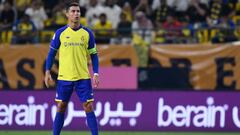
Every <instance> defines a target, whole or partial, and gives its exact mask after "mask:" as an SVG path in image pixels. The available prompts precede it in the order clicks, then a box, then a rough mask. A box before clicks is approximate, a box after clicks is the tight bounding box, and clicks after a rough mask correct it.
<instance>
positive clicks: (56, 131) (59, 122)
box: [53, 112, 64, 135]
mask: <svg viewBox="0 0 240 135" xmlns="http://www.w3.org/2000/svg"><path fill="white" fill-rule="evenodd" d="M63 124H64V113H60V112H57V114H56V116H55V120H54V123H53V135H60V132H61V130H62V127H63Z"/></svg>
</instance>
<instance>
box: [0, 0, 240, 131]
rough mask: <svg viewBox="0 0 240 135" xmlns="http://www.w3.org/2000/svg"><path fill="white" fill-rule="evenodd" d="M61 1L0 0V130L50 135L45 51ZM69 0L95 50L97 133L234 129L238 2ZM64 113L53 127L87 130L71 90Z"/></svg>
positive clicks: (239, 83)
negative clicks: (62, 121)
mask: <svg viewBox="0 0 240 135" xmlns="http://www.w3.org/2000/svg"><path fill="white" fill-rule="evenodd" d="M66 2H68V1H66V0H65V1H63V0H21V1H20V0H1V1H0V134H9V135H10V134H51V133H50V130H51V126H52V118H53V117H54V115H53V114H54V112H55V111H56V106H55V104H54V101H53V98H54V95H55V84H56V77H57V65H58V58H56V60H55V62H54V66H53V72H52V73H53V76H54V78H55V81H54V83H53V84H51V87H50V88H49V89H47V88H46V87H45V86H44V82H43V78H44V67H45V58H46V56H47V53H48V49H49V42H50V41H51V38H52V36H53V34H54V31H55V30H56V29H57V28H59V27H61V26H63V25H65V24H66V18H65V17H64V8H63V7H64V4H65V3H66ZM77 2H80V5H81V13H82V14H81V16H82V18H81V23H82V24H83V25H85V26H87V27H90V28H91V29H92V30H93V31H94V34H95V38H96V41H97V48H98V52H99V57H100V79H101V83H100V87H99V88H98V89H96V90H95V92H96V94H95V97H96V103H95V104H96V110H95V111H96V114H97V116H98V120H99V125H100V130H101V134H104V135H107V134H111V135H114V134H116V135H120V134H130V132H132V131H134V133H135V134H139V135H144V134H148V135H151V134H154V135H155V134H156V135H157V134H166V135H172V134H173V135H174V134H189V135H197V134H211V135H212V134H239V131H240V129H239V128H240V120H239V114H240V113H239V111H238V110H239V107H240V104H239V98H240V94H239V92H238V90H239V88H240V80H239V78H240V74H239V58H240V56H239V53H238V50H239V43H238V40H239V38H240V36H239V35H240V34H239V32H240V31H239V30H240V29H239V19H240V12H239V11H240V2H238V0H89V1H88V0H80V1H77ZM89 68H90V69H91V63H89ZM68 110H69V111H68V112H67V115H66V119H65V127H64V131H65V132H64V133H63V134H78V133H79V131H85V132H80V133H79V134H89V133H87V132H86V131H88V129H87V127H86V124H85V119H84V113H83V111H82V108H81V107H80V105H79V102H78V100H77V98H76V97H75V96H74V95H73V99H72V101H71V102H70V103H69V106H68ZM33 130H35V131H33ZM39 130H43V131H39ZM220 132H221V133H220ZM134 133H131V134H134Z"/></svg>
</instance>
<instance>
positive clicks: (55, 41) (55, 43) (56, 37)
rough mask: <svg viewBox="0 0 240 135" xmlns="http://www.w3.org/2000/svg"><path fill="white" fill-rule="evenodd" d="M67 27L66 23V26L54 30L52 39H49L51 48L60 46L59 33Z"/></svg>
mask: <svg viewBox="0 0 240 135" xmlns="http://www.w3.org/2000/svg"><path fill="white" fill-rule="evenodd" d="M67 28H68V25H66V26H64V27H62V28H60V29H58V30H57V31H56V32H55V34H54V36H53V38H52V41H51V47H52V48H54V49H56V50H57V49H58V48H59V47H60V44H61V42H60V35H61V33H62V32H63V31H64V30H65V29H67Z"/></svg>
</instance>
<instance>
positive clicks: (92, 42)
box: [83, 27, 96, 49]
mask: <svg viewBox="0 0 240 135" xmlns="http://www.w3.org/2000/svg"><path fill="white" fill-rule="evenodd" d="M83 29H84V30H86V31H87V32H88V34H89V40H88V49H92V48H94V47H95V44H96V42H95V39H94V35H93V32H92V31H91V30H90V29H88V28H86V27H83Z"/></svg>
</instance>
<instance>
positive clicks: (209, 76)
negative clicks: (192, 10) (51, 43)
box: [0, 45, 240, 90]
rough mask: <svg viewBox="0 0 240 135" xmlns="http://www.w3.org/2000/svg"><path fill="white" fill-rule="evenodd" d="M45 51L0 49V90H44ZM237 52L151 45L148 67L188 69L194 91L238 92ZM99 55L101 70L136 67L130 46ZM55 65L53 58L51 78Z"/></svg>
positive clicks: (39, 48) (229, 47)
mask: <svg viewBox="0 0 240 135" xmlns="http://www.w3.org/2000/svg"><path fill="white" fill-rule="evenodd" d="M48 50H49V47H48V45H39V46H30V45H25V46H9V47H8V46H0V89H30V90H31V89H44V88H45V85H44V82H43V78H44V69H45V59H46V57H47V53H48ZM239 50H240V46H233V45H221V46H220V45H219V46H217V45H216V46H210V45H204V46H200V45H152V46H151V48H150V53H149V54H150V57H151V60H150V65H149V67H164V68H171V67H179V68H187V69H188V71H189V74H188V75H189V82H190V84H191V85H192V87H193V88H194V89H196V90H214V89H224V88H226V89H240V70H239V69H240V63H239V61H240V53H239ZM98 53H99V56H100V57H99V58H100V59H99V60H100V66H102V67H111V66H132V67H138V65H139V60H138V56H137V53H136V50H135V48H134V47H133V46H131V45H126V46H124V45H109V46H107V45H99V46H98ZM57 64H58V60H57V59H56V60H55V62H54V65H53V77H54V78H56V77H57ZM102 81H104V80H102ZM120 81H121V80H120ZM136 81H137V80H136ZM173 85H174V84H173ZM53 86H54V84H52V87H53Z"/></svg>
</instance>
